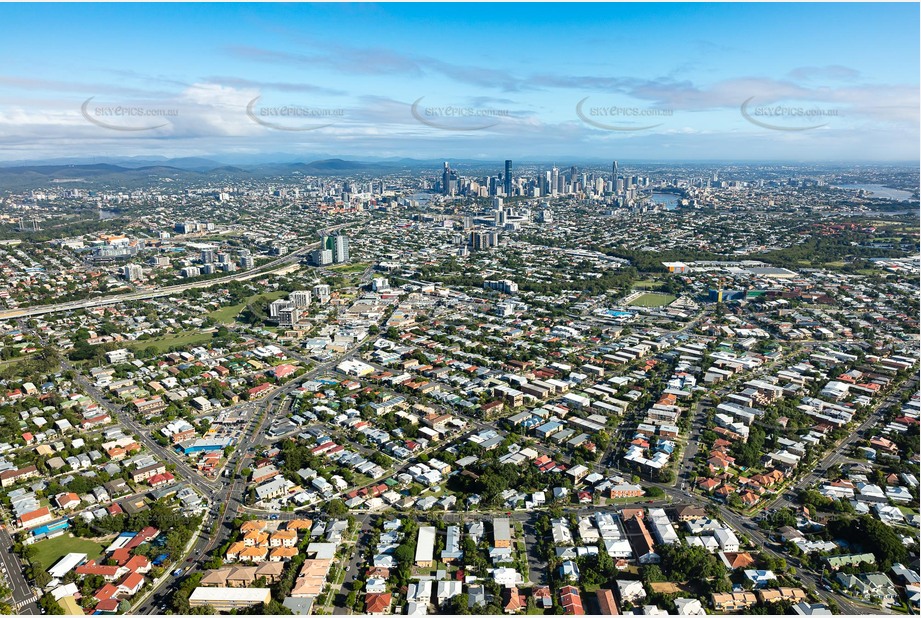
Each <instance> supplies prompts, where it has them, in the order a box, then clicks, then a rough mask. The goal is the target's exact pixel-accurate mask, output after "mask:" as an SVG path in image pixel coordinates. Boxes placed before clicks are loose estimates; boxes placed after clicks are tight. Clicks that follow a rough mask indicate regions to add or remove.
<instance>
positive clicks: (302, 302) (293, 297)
mask: <svg viewBox="0 0 921 618" xmlns="http://www.w3.org/2000/svg"><path fill="white" fill-rule="evenodd" d="M288 300H290V301H291V303H292V304H293V305H294V306H295V307H300V308H303V307H309V306H310V290H296V291H294V292H291V293H290V294H288Z"/></svg>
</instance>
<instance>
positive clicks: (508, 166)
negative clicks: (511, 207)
mask: <svg viewBox="0 0 921 618" xmlns="http://www.w3.org/2000/svg"><path fill="white" fill-rule="evenodd" d="M504 180H505V197H511V196H512V160H511V159H506V160H505V178H504Z"/></svg>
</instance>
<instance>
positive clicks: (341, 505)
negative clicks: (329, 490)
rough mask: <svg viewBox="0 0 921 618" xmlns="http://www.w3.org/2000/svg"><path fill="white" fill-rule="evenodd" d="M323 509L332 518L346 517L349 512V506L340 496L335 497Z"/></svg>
mask: <svg viewBox="0 0 921 618" xmlns="http://www.w3.org/2000/svg"><path fill="white" fill-rule="evenodd" d="M323 510H324V512H325V513H326V515H327V516H329V517H332V518H339V517H345V516H346V515H348V514H349V507H347V506H346V505H345V502H343V501H342V500H340V499H339V498H335V499H333V500H330V501H329V502H327V503H326V505H325V506H324V507H323Z"/></svg>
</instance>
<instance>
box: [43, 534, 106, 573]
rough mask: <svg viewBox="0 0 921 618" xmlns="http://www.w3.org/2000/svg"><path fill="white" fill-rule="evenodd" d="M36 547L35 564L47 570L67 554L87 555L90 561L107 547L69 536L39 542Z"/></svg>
mask: <svg viewBox="0 0 921 618" xmlns="http://www.w3.org/2000/svg"><path fill="white" fill-rule="evenodd" d="M34 547H35V549H36V550H38V551H37V552H36V554H35V562H37V563H38V564H40V565H41V566H42V568H44V569H45V570H48V569H50V568H51V567H53V566H54V564H55V563H56V562H57V561H58V560H60V559H61V558H63V557H64V556H66V555H67V554H70V553H80V554H86V557H87V560H89V559H91V558H98V557H99V556H101V555H102V551H103V550H104V549H105V545H100V544H99V543H96V542H95V541H90V540H89V539H80V538H75V537H73V536H71V535H69V534H65V535H63V536H59V537H57V538H54V539H48V540H46V541H39V542H38V543H35V545H34Z"/></svg>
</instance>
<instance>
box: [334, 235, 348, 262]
mask: <svg viewBox="0 0 921 618" xmlns="http://www.w3.org/2000/svg"><path fill="white" fill-rule="evenodd" d="M348 261H349V237H348V236H343V235H341V234H340V235H339V236H336V237H335V239H334V243H333V262H335V263H336V264H341V263H343V262H348Z"/></svg>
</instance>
